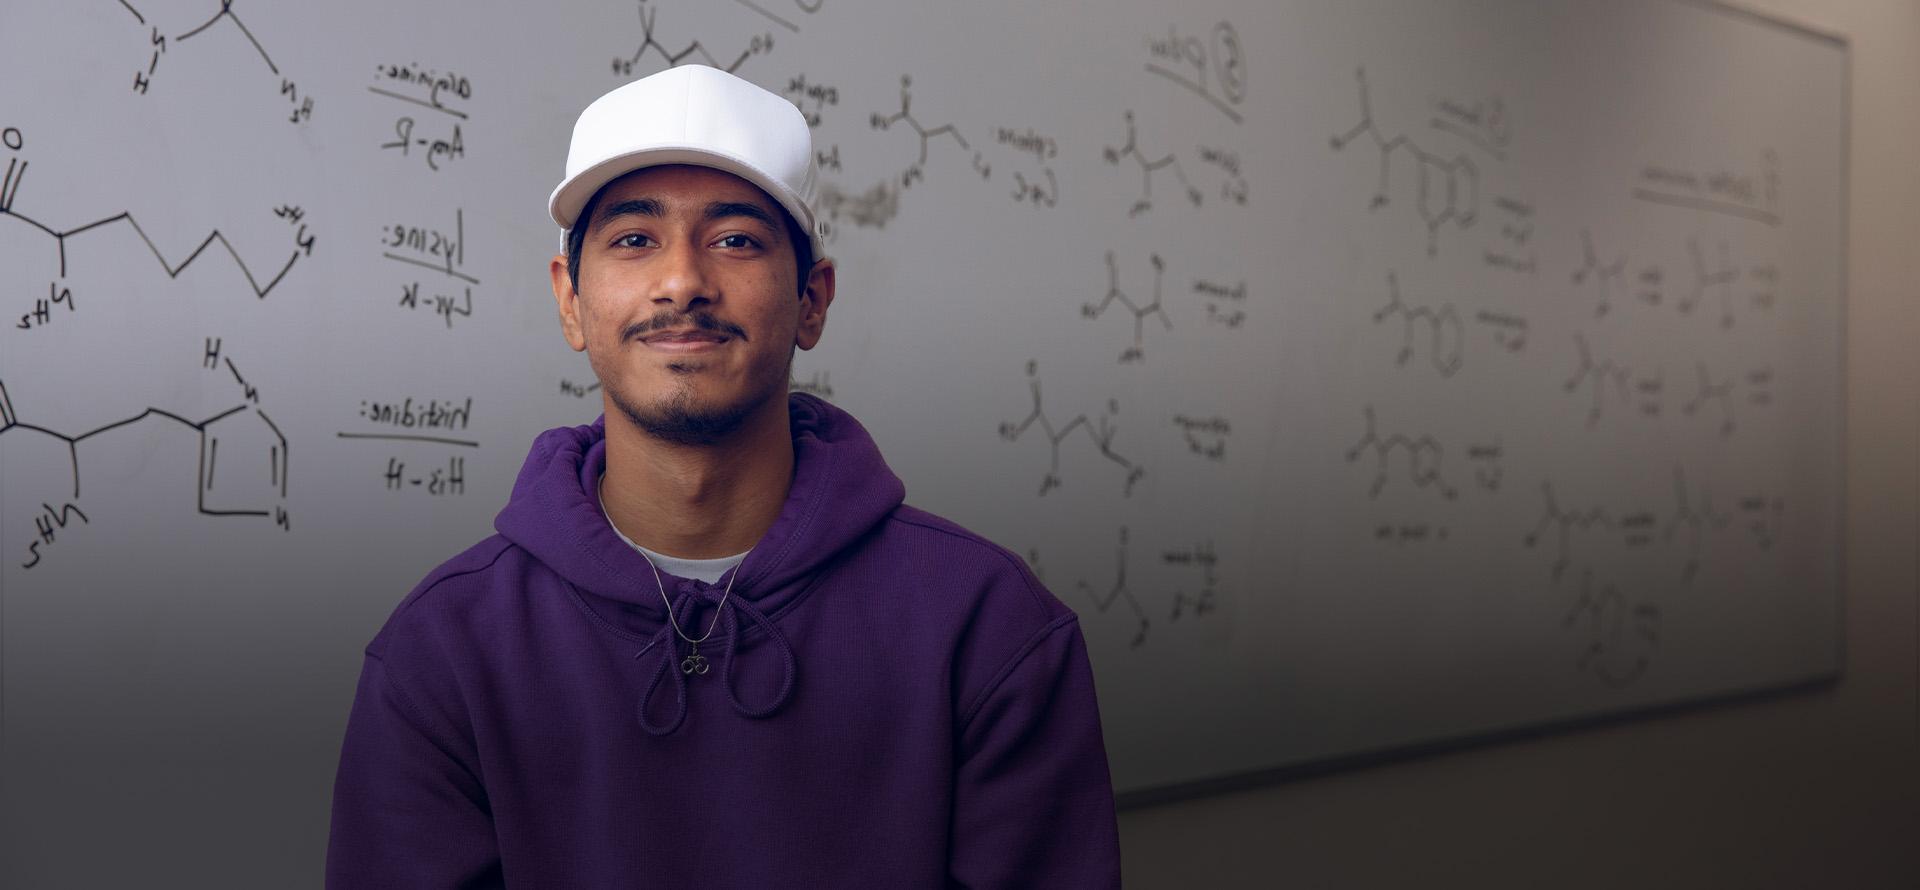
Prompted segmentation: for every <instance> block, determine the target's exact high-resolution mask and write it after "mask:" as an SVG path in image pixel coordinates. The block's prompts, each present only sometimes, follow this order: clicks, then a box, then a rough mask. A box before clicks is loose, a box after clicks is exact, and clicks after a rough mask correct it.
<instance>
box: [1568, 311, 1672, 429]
mask: <svg viewBox="0 0 1920 890" xmlns="http://www.w3.org/2000/svg"><path fill="white" fill-rule="evenodd" d="M1573 342H1574V346H1575V347H1576V348H1577V349H1578V350H1579V351H1580V364H1579V367H1577V368H1575V369H1574V372H1573V376H1571V377H1569V378H1567V382H1566V383H1564V384H1561V389H1563V390H1565V391H1567V392H1569V393H1572V392H1578V391H1579V390H1580V388H1581V387H1582V386H1591V388H1592V392H1593V400H1592V403H1591V407H1589V408H1588V409H1587V426H1588V427H1589V428H1591V427H1593V426H1594V425H1595V424H1598V423H1599V422H1600V418H1601V417H1602V416H1604V415H1605V414H1606V405H1607V401H1608V398H1609V396H1612V397H1613V398H1615V399H1617V400H1618V401H1620V402H1622V403H1624V404H1634V403H1637V404H1638V405H1639V407H1640V413H1642V414H1644V415H1646V416H1648V417H1658V416H1659V415H1660V414H1661V412H1662V411H1663V410H1664V408H1665V393H1666V378H1665V376H1664V375H1663V374H1661V373H1660V372H1655V373H1654V374H1653V375H1652V376H1644V377H1635V376H1634V374H1633V369H1632V368H1630V367H1628V366H1626V365H1623V364H1619V363H1616V362H1614V361H1613V360H1612V359H1596V358H1595V356H1594V352H1593V350H1592V349H1591V348H1590V347H1589V346H1588V345H1587V338H1586V335H1584V334H1578V333H1576V334H1574V335H1573Z"/></svg>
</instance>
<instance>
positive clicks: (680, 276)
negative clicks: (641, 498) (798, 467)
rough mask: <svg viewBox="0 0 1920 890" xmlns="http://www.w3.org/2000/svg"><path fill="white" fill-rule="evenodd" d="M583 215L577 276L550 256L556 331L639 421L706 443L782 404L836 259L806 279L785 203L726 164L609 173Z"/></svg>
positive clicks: (821, 323) (818, 325) (676, 437)
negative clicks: (723, 167) (722, 167)
mask: <svg viewBox="0 0 1920 890" xmlns="http://www.w3.org/2000/svg"><path fill="white" fill-rule="evenodd" d="M590 211H591V215H590V216H587V217H583V218H582V219H581V220H579V221H577V222H576V223H575V224H576V225H584V226H586V227H587V228H586V230H585V238H584V240H583V243H582V244H581V248H580V256H579V264H580V269H579V273H580V284H579V287H578V289H577V290H576V289H575V288H574V286H573V283H572V281H571V280H570V277H569V275H568V274H567V268H566V258H565V257H564V256H562V257H555V258H554V260H553V263H552V266H551V269H550V271H551V274H552V277H553V294H554V299H555V301H556V302H557V303H558V304H559V309H560V324H561V330H562V331H563V333H565V335H566V338H567V342H568V344H570V345H571V346H572V347H573V348H574V349H575V350H585V351H586V353H587V358H588V360H589V362H590V363H591V364H592V365H593V370H594V373H595V374H596V375H598V376H599V378H600V382H601V385H602V388H603V389H605V391H606V394H607V397H608V399H609V400H611V401H612V402H613V404H614V406H615V407H617V408H618V409H619V410H620V412H621V413H623V414H625V415H626V416H627V417H628V418H629V419H631V420H632V421H633V422H634V424H635V425H636V426H638V427H640V428H641V429H642V430H645V431H646V432H648V433H650V434H652V435H655V436H657V437H660V438H663V439H667V440H669V441H674V442H679V443H682V444H711V443H713V442H715V441H718V440H719V439H721V438H724V437H725V436H726V435H727V434H728V433H730V432H732V431H733V430H734V429H736V428H738V427H739V426H740V425H741V424H742V423H743V422H744V421H745V420H747V419H748V418H749V417H751V416H753V415H754V413H755V412H756V411H763V410H771V409H770V408H769V406H770V405H774V404H778V407H779V410H780V412H781V416H783V417H784V416H785V405H784V400H783V399H782V397H783V396H784V395H785V393H786V391H787V381H788V379H789V374H790V373H791V368H792V363H793V349H794V347H795V346H798V347H800V348H801V349H812V348H813V346H814V344H815V343H818V342H819V340H820V334H821V332H822V330H823V328H824V327H825V324H826V310H827V305H828V304H829V303H830V302H832V299H833V268H832V265H831V264H830V263H825V262H821V263H816V264H815V267H814V269H813V270H812V273H811V274H810V275H809V277H808V281H807V287H805V288H804V289H803V288H802V287H801V285H800V282H799V281H798V280H797V270H796V269H795V268H794V254H793V245H792V244H791V243H789V242H788V239H787V231H786V227H785V225H784V223H783V217H782V213H783V211H782V210H781V208H780V205H778V204H776V203H774V201H773V199H771V198H769V197H768V196H767V194H766V193H765V192H763V191H761V190H760V189H759V188H757V187H755V186H754V185H752V184H750V183H748V182H747V181H746V180H743V179H741V178H739V177H737V176H734V175H732V174H730V173H723V172H721V171H718V170H713V169H709V168H706V167H691V166H663V167H648V168H646V169H643V170H637V171H635V172H633V173H629V174H627V175H626V176H624V177H621V178H620V179H616V180H614V181H613V182H612V183H611V184H609V185H608V186H607V187H606V188H605V189H604V190H602V192H601V193H600V197H599V200H598V201H597V202H595V204H594V206H593V207H592V208H590Z"/></svg>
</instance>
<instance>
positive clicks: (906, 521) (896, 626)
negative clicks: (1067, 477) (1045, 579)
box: [327, 394, 1120, 890]
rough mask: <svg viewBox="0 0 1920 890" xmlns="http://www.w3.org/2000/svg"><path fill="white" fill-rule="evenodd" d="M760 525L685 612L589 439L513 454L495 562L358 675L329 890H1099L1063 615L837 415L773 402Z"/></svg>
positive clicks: (446, 573) (1080, 693)
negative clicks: (777, 407) (607, 512)
mask: <svg viewBox="0 0 1920 890" xmlns="http://www.w3.org/2000/svg"><path fill="white" fill-rule="evenodd" d="M788 407H789V416H790V418H791V426H792V430H793V445H794V456H795V466H794V475H793V486H792V490H791V492H790V493H789V494H788V495H787V501H786V504H785V505H784V506H783V507H781V510H780V515H779V517H778V518H777V519H776V520H775V521H774V523H773V526H772V527H771V528H769V529H768V530H767V533H766V536H765V537H764V538H762V539H761V540H760V543H759V544H758V545H756V546H755V547H754V549H753V551H752V553H751V554H749V555H748V556H747V558H746V560H745V562H743V563H742V564H741V565H740V566H739V568H738V569H736V570H735V571H736V572H737V573H738V578H737V579H735V584H734V587H733V592H732V595H731V597H729V598H728V599H727V601H726V604H725V605H724V606H718V605H717V604H718V603H719V601H720V599H721V593H722V591H723V590H724V587H725V580H723V581H721V582H720V583H718V584H716V585H708V584H705V583H702V582H699V581H695V580H688V579H683V578H678V577H674V576H672V575H668V574H665V573H662V575H661V580H662V581H663V582H664V583H665V585H666V592H667V595H668V596H669V597H671V598H672V600H673V606H674V615H675V616H676V617H677V618H678V620H679V622H680V626H681V627H682V628H683V629H685V630H686V631H687V632H688V634H689V635H691V636H693V637H696V638H697V637H698V636H699V635H700V634H701V633H702V632H703V631H705V629H706V628H707V626H708V623H709V622H710V621H712V620H713V616H714V609H715V608H719V609H720V615H719V625H718V626H717V628H716V629H715V630H714V633H713V636H711V637H710V638H708V639H707V641H706V642H704V643H702V644H701V645H700V650H699V654H700V656H702V657H704V658H705V659H707V666H708V668H709V670H708V672H707V673H705V674H693V675H688V674H684V673H682V672H681V670H680V669H679V668H680V664H681V662H682V660H683V659H684V658H686V656H687V654H688V652H687V649H688V647H687V644H686V642H685V641H683V640H681V639H679V638H678V637H677V636H676V635H675V633H674V631H673V630H672V629H671V628H670V627H668V626H667V625H666V609H665V607H664V605H663V604H662V602H661V594H660V591H659V589H658V588H657V587H656V586H655V583H654V576H653V573H652V572H651V571H650V570H649V569H648V566H647V563H646V560H645V558H644V557H642V556H641V555H640V554H639V553H637V552H635V551H634V550H633V549H632V548H630V547H628V546H627V545H626V544H625V543H624V542H622V541H621V540H620V539H619V538H618V537H617V536H616V535H615V532H614V530H613V528H612V527H611V526H610V525H608V523H607V520H606V518H605V516H604V515H603V514H602V513H601V510H600V503H599V496H598V492H597V490H596V483H597V482H598V480H599V477H600V474H601V472H602V471H603V470H604V469H605V467H606V439H605V426H604V423H605V418H601V419H600V420H599V421H596V422H595V423H594V424H593V425H591V426H579V427H561V428H558V429H553V430H548V431H547V432H545V433H543V434H541V435H540V437H539V438H538V439H537V440H535V442H534V445H533V450H532V452H531V453H530V454H529V455H528V456H527V462H526V466H525V467H524V468H522V469H521V471H520V478H519V480H518V481H517V482H516V483H515V484H514V489H513V496H512V498H511V500H510V501H509V503H508V504H507V507H506V509H504V510H502V511H500V515H499V516H498V517H497V518H496V519H495V520H494V528H495V529H496V530H497V531H498V532H499V534H497V535H494V536H492V537H490V538H488V539H487V540H485V541H482V542H480V543H479V544H477V545H475V546H474V547H472V548H471V549H469V550H467V551H466V552H464V553H462V554H460V555H459V556H456V557H454V558H453V559H451V560H449V561H448V562H447V563H445V564H444V565H442V566H440V567H439V568H437V569H435V570H434V571H433V572H432V573H431V574H429V575H428V576H427V577H426V579H425V580H423V581H421V582H420V584H419V586H418V587H416V588H414V590H413V592H412V593H410V594H408V595H407V597H406V599H405V600H403V601H402V602H401V603H400V605H399V606H398V607H397V608H395V609H394V612H393V615H392V617H391V618H389V619H388V621H387V623H386V626H385V627H384V628H382V629H381V631H380V632H379V634H378V635H376V636H375V637H374V639H373V642H372V643H370V644H369V645H368V646H367V652H366V662H365V667H364V669H363V670H362V672H361V676H360V685H359V689H358V692H357V693H356V695H355V697H354V703H353V711H352V714H351V716H350V717H349V720H348V725H347V733H346V739H345V742H344V743H343V745H342V747H341V752H340V770H339V773H338V776H337V778H336V779H335V782H334V798H333V831H332V837H331V840H330V843H329V846H328V850H327V886H328V887H331V888H342V890H344V888H362V887H396V888H400V887H403V888H408V890H429V888H456V887H458V888H467V887H501V886H508V887H516V888H517V887H555V888H568V890H574V888H643V887H683V886H685V887H714V888H783V890H794V888H815V887H821V888H933V887H993V888H1002V887H1047V888H1082V887H1099V888H1112V887H1118V886H1119V885H1120V854H1119V841H1118V833H1117V830H1116V825H1115V819H1114V809H1113V790H1112V785H1111V780H1110V778H1109V776H1108V772H1107V757H1106V750H1105V747H1104V745H1103V743H1102V740H1101V734H1100V718H1099V712H1098V709H1097V708H1096V706H1095V703H1094V686H1093V674H1092V671H1091V669H1090V666H1089V664H1088V661H1087V650H1086V645H1085V641H1084V640H1083V639H1082V637H1081V634H1080V626H1079V623H1078V622H1077V620H1076V619H1075V616H1074V613H1073V612H1072V611H1071V610H1069V609H1068V608H1067V607H1066V606H1065V605H1063V604H1062V603H1061V602H1060V601H1059V600H1058V599H1056V598H1054V597H1053V596H1052V595H1051V594H1049V593H1048V592H1047V591H1046V590H1045V589H1044V588H1043V587H1041V586H1040V584H1039V582H1038V581H1036V580H1035V579H1034V577H1033V575H1032V573H1030V572H1029V571H1027V568H1026V566H1025V564H1024V563H1022V562H1021V561H1020V560H1019V559H1018V558H1017V557H1014V556H1013V555H1012V554H1010V553H1008V552H1007V551H1006V550H1004V549H1003V548H1000V547H998V546H995V545H994V544H992V543H990V542H988V541H986V540H985V539H983V538H981V537H979V536H978V535H974V534H972V533H970V532H967V531H966V530H964V529H962V528H960V527H958V526H956V525H954V524H952V523H950V522H947V521H945V520H942V519H940V518H938V517H935V516H932V515H930V514H928V513H925V512H922V511H920V510H916V509H914V508H912V507H908V506H905V505H904V504H902V502H901V501H902V498H903V497H904V496H905V487H904V486H903V485H902V484H901V482H900V479H899V477H897V476H895V475H894V474H893V472H892V471H891V470H889V469H888V468H887V466H886V463H885V462H884V461H883V460H882V459H881V457H880V452H879V450H878V449H877V448H876V447H875V446H874V443H873V439H872V438H871V437H869V436H868V435H867V431H866V430H865V429H864V428H862V427H861V426H860V424H859V423H858V422H857V421H855V420H854V419H853V417H852V416H851V415H848V414H847V413H846V412H844V411H841V410H840V409H838V408H835V407H833V406H831V405H829V404H827V403H825V402H823V401H820V400H819V399H816V398H813V397H811V396H808V395H804V394H794V395H792V396H790V397H789V402H788Z"/></svg>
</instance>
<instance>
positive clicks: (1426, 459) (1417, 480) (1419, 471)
mask: <svg viewBox="0 0 1920 890" xmlns="http://www.w3.org/2000/svg"><path fill="white" fill-rule="evenodd" d="M1365 410H1366V418H1367V431H1366V434H1365V435H1363V436H1361V437H1360V441H1358V442H1355V443H1354V445H1353V447H1352V448H1349V449H1347V463H1353V462H1355V461H1357V460H1359V459H1360V457H1361V455H1363V454H1366V453H1368V452H1372V453H1373V458H1374V477H1373V485H1372V487H1371V488H1369V489H1368V491H1367V497H1369V498H1378V497H1379V496H1380V492H1381V491H1382V490H1383V489H1385V488H1386V487H1387V479H1388V477H1389V475H1390V473H1389V470H1388V466H1389V461H1390V460H1391V459H1392V458H1393V456H1394V455H1395V454H1396V453H1400V452H1405V453H1406V456H1407V474H1408V477H1409V478H1410V479H1411V480H1412V482H1413V486H1414V487H1415V488H1431V489H1433V490H1434V491H1435V492H1437V493H1438V494H1439V495H1440V496H1441V497H1442V498H1445V499H1446V500H1449V501H1451V500H1454V499H1455V498H1457V497H1459V496H1460V493H1459V492H1458V491H1457V490H1455V489H1454V487H1453V486H1452V485H1450V484H1448V483H1447V480H1446V479H1445V478H1444V477H1442V475H1441V473H1442V466H1441V465H1442V463H1444V462H1445V460H1446V456H1447V450H1446V448H1445V447H1444V446H1442V445H1441V444H1440V442H1439V440H1437V439H1435V438H1434V437H1432V436H1421V437H1419V438H1417V439H1415V438H1412V437H1409V436H1404V435H1400V434H1397V433H1396V434H1394V435H1391V436H1384V437H1383V436H1381V435H1380V432H1379V428H1378V424H1377V423H1376V422H1375V418H1374V413H1373V406H1372V405H1368V406H1366V409H1365Z"/></svg>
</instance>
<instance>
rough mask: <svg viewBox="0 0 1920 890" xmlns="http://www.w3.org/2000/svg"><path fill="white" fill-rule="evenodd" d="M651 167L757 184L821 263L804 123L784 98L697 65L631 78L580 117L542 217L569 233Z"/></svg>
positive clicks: (811, 164) (810, 142)
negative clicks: (602, 197)
mask: <svg viewBox="0 0 1920 890" xmlns="http://www.w3.org/2000/svg"><path fill="white" fill-rule="evenodd" d="M661 164H693V165H696V166H701V167H711V168H713V169H715V170H721V171H725V172H727V173H731V174H733V175H735V176H738V177H740V178H741V179H744V180H746V181H748V182H751V183H753V184H754V185H756V186H759V187H760V188H761V189H762V190H764V191H765V192H766V193H767V194H768V195H769V196H770V197H772V198H773V199H774V200H775V201H778V202H780V206H781V207H784V208H786V210H787V212H788V213H790V214H793V219H794V221H795V222H797V223H799V224H800V228H801V230H802V231H805V232H806V233H807V238H808V241H809V242H810V243H811V244H812V246H813V255H814V256H815V257H816V258H819V257H822V256H825V253H826V251H825V247H826V245H825V244H824V243H822V241H821V238H820V227H819V225H818V224H817V223H816V221H815V219H814V215H813V187H814V179H815V178H816V176H817V175H818V167H817V166H816V165H815V163H814V158H813V132H812V131H811V130H809V129H808V128H807V119H806V117H805V116H804V115H802V114H801V113H800V109H799V108H797V107H795V106H794V105H793V103H791V102H788V101H787V100H786V99H783V98H781V97H780V96H777V95H775V94H773V93H771V92H768V91H767V90H764V89H761V88H760V87H758V86H755V85H754V84H752V83H750V82H748V81H746V80H744V79H742V78H739V77H736V76H734V75H732V74H728V73H727V72H725V71H721V70H719V69H717V68H709V67H707V66H705V65H681V66H678V67H675V68H668V69H667V70H665V71H662V72H660V73H658V74H653V75H649V76H647V77H643V78H640V79H639V80H636V81H634V82H632V83H629V84H627V85H625V86H622V87H618V88H616V89H614V90H613V91H612V92H610V93H607V94H606V95H604V96H601V97H600V98H598V99H595V100H594V101H593V104H592V105H588V106H587V109H586V110H585V111H582V112H580V119H579V120H577V121H575V122H574V124H573V143H572V144H571V145H570V146H568V148H567V175H566V178H565V179H562V180H560V185H559V186H557V187H556V188H554V190H553V196H552V197H551V198H549V199H548V200H547V212H548V213H549V214H550V215H552V217H553V221H554V222H556V223H559V224H560V228H561V229H570V228H572V227H573V224H574V222H575V219H576V218H577V217H579V215H580V211H581V210H582V209H584V208H585V207H586V204H587V201H588V200H589V199H591V198H592V197H593V195H594V193H595V192H598V191H599V190H600V187H601V186H604V185H606V184H607V183H609V182H612V181H614V180H615V179H618V178H620V177H621V176H623V175H625V174H628V173H631V172H633V171H635V170H638V169H641V168H642V167H653V166H657V165H661ZM564 237H565V236H564V233H563V235H562V239H563V242H564Z"/></svg>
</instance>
